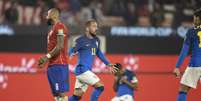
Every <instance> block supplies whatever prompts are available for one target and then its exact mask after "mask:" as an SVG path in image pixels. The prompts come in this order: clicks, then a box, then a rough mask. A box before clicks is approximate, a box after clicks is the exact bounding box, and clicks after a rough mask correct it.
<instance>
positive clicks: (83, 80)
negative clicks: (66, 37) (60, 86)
mask: <svg viewBox="0 0 201 101" xmlns="http://www.w3.org/2000/svg"><path fill="white" fill-rule="evenodd" d="M85 26H86V27H85V28H86V32H85V34H84V35H82V36H81V37H79V38H78V39H77V40H76V42H75V43H76V44H75V46H74V47H73V48H72V49H71V51H70V54H73V53H77V54H78V64H77V66H76V68H75V75H76V82H75V89H74V94H73V96H71V97H69V101H79V100H80V99H81V96H82V95H83V94H84V92H85V91H86V90H87V88H88V85H91V86H93V87H94V91H93V92H92V94H91V97H90V101H98V98H99V96H100V95H101V93H102V92H103V90H104V85H103V83H102V82H101V81H100V79H99V77H98V76H97V75H96V74H94V73H93V72H92V71H91V68H92V65H93V61H94V59H95V56H96V55H97V56H98V57H99V59H100V60H101V61H102V62H103V63H104V64H106V65H107V66H108V67H110V70H111V72H116V71H117V70H116V68H115V67H114V66H113V65H112V64H111V63H110V62H109V61H108V60H107V59H106V57H105V56H104V55H103V53H102V52H101V50H100V40H99V38H98V37H97V36H96V32H97V29H98V24H97V22H96V20H93V19H92V20H89V21H87V22H86V24H85Z"/></svg>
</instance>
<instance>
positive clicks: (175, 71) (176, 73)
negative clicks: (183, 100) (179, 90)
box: [173, 68, 181, 78]
mask: <svg viewBox="0 0 201 101" xmlns="http://www.w3.org/2000/svg"><path fill="white" fill-rule="evenodd" d="M173 73H174V75H175V76H176V78H179V77H180V76H181V73H180V70H179V68H175V69H174V71H173Z"/></svg>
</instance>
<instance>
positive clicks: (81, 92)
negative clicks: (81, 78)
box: [73, 88, 84, 97]
mask: <svg viewBox="0 0 201 101" xmlns="http://www.w3.org/2000/svg"><path fill="white" fill-rule="evenodd" d="M73 94H74V95H76V96H80V97H81V96H82V95H83V94H84V92H83V91H82V89H80V88H76V89H75V90H74V93H73Z"/></svg>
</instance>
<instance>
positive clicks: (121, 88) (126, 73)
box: [111, 63, 138, 101]
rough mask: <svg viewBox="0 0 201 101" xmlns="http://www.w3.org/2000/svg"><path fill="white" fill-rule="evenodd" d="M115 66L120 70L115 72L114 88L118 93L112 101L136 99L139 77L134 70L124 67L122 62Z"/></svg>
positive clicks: (131, 100)
mask: <svg viewBox="0 0 201 101" xmlns="http://www.w3.org/2000/svg"><path fill="white" fill-rule="evenodd" d="M115 67H117V68H118V69H119V70H118V72H116V73H115V81H114V84H113V89H114V91H115V92H116V93H117V96H116V97H114V98H113V99H112V100H111V101H134V91H135V90H136V89H137V88H138V79H137V77H136V75H135V73H134V72H132V71H130V70H128V69H124V68H123V67H122V65H121V64H120V63H116V64H115Z"/></svg>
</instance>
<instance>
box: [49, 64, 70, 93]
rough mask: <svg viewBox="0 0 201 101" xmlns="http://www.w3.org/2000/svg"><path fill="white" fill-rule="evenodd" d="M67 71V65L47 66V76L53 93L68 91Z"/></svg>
mask: <svg viewBox="0 0 201 101" xmlns="http://www.w3.org/2000/svg"><path fill="white" fill-rule="evenodd" d="M68 71H69V70H68V65H50V66H48V69H47V76H48V81H49V84H50V87H51V90H52V93H53V95H57V94H58V93H65V92H67V91H69V72H68Z"/></svg>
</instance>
